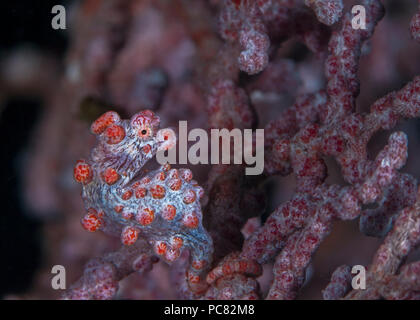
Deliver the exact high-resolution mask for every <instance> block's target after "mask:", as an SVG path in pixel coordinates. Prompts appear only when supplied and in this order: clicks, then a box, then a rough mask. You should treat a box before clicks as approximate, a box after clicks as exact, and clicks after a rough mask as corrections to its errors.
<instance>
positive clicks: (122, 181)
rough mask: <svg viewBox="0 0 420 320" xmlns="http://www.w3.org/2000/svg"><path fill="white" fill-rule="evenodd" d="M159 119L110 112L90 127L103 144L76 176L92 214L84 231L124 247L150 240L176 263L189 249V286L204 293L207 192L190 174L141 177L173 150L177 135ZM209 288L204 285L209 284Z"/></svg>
mask: <svg viewBox="0 0 420 320" xmlns="http://www.w3.org/2000/svg"><path fill="white" fill-rule="evenodd" d="M159 122H160V120H159V117H157V116H156V115H155V114H154V113H153V112H152V111H149V110H145V111H141V112H139V113H137V114H135V115H134V116H133V117H132V118H131V119H130V120H121V119H120V117H119V115H118V114H117V113H116V112H113V111H109V112H106V113H105V114H103V115H102V116H101V117H99V118H98V119H97V120H96V121H95V122H94V123H93V124H92V126H91V131H92V133H93V134H95V135H97V138H98V144H97V145H96V147H95V148H94V149H93V150H92V153H91V158H90V159H89V160H80V161H78V162H77V164H76V166H75V169H74V175H75V179H76V181H78V182H80V183H82V186H83V191H82V197H83V200H84V203H85V207H86V209H87V210H88V213H87V214H86V215H85V216H84V217H83V218H82V226H83V227H84V228H85V229H86V230H88V231H96V230H98V229H101V230H102V231H104V232H105V233H108V234H112V235H119V236H120V237H121V241H122V243H123V244H124V245H133V244H134V243H135V242H136V241H137V239H138V238H140V237H141V238H143V239H146V240H147V241H148V242H149V244H150V245H151V246H152V247H153V249H154V252H155V254H156V255H157V256H158V257H161V258H163V259H164V260H166V261H167V262H169V263H171V262H173V261H174V260H176V259H177V258H178V257H179V256H180V254H181V250H183V248H188V249H189V250H190V262H191V266H190V268H189V270H188V272H187V281H188V284H189V286H190V288H191V290H192V291H193V292H199V291H200V290H202V289H203V284H204V281H203V277H204V276H203V272H204V271H205V270H206V268H207V267H209V266H210V262H211V256H212V251H213V245H212V240H211V238H210V236H209V235H208V233H207V232H206V230H205V229H204V228H203V226H202V213H201V207H200V202H199V201H200V197H202V196H203V193H204V191H203V189H202V188H201V187H200V186H199V185H198V184H197V182H196V181H194V180H192V178H193V176H192V172H191V171H190V170H189V169H179V170H177V169H171V168H170V165H168V164H166V165H163V166H161V167H160V168H158V169H156V170H153V171H150V172H146V171H144V172H141V169H142V167H143V166H144V164H145V163H146V162H147V161H149V160H150V159H152V158H153V157H154V156H155V154H156V153H157V152H158V151H164V150H167V149H169V148H171V147H173V146H174V144H175V142H176V136H175V133H174V132H173V131H172V130H171V129H161V130H159ZM204 287H205V284H204Z"/></svg>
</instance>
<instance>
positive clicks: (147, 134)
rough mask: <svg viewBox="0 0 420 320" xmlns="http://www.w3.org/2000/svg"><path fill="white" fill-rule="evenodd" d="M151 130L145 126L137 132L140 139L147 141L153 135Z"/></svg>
mask: <svg viewBox="0 0 420 320" xmlns="http://www.w3.org/2000/svg"><path fill="white" fill-rule="evenodd" d="M151 132H152V131H151V129H150V127H149V126H144V127H142V128H140V129H139V130H138V131H137V134H138V136H139V137H140V138H142V139H146V138H148V137H150V135H151Z"/></svg>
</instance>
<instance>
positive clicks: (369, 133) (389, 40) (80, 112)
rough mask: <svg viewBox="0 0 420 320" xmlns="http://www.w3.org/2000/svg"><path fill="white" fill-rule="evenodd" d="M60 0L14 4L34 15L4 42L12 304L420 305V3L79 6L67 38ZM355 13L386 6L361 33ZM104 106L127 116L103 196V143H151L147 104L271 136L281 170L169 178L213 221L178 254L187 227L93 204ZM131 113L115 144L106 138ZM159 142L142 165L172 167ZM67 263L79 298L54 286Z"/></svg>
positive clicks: (202, 168)
mask: <svg viewBox="0 0 420 320" xmlns="http://www.w3.org/2000/svg"><path fill="white" fill-rule="evenodd" d="M54 4H55V3H52V2H51V3H49V2H48V1H47V2H45V3H43V4H42V6H39V8H37V9H36V10H34V9H31V6H32V5H33V4H29V2H28V4H26V5H21V7H13V5H12V4H8V7H6V8H5V9H4V10H2V12H5V13H10V17H9V18H8V19H9V20H10V21H11V22H12V21H14V22H15V23H14V24H12V25H11V28H12V29H13V30H14V31H13V32H10V34H9V36H7V37H4V39H5V41H4V44H2V47H1V52H0V54H1V55H0V64H1V71H0V87H1V91H0V123H1V130H2V137H3V142H2V147H3V151H2V170H3V172H2V200H3V204H4V205H3V210H2V211H3V212H2V217H1V234H2V239H1V244H2V252H4V255H3V256H2V261H3V266H2V267H3V268H4V271H3V272H1V275H2V277H4V279H2V280H1V283H0V289H1V295H2V298H4V299H59V298H68V299H110V298H114V299H186V298H187V299H263V298H267V299H322V298H324V299H339V298H347V299H381V298H385V299H419V298H420V251H419V250H418V245H419V243H420V191H418V186H417V178H418V177H419V176H420V170H419V166H418V163H417V157H419V156H420V151H419V150H420V129H419V128H420V126H419V122H418V121H419V120H418V119H417V118H418V117H420V59H419V57H420V42H419V41H420V13H419V9H420V1H419V2H417V1H415V0H404V1H397V0H394V1H388V0H384V1H379V0H360V1H353V0H348V1H347V0H343V1H341V0H305V1H304V0H255V1H253V0H130V1H127V0H109V1H107V0H103V1H101V0H86V1H67V2H64V3H62V4H63V5H64V7H65V8H66V14H67V19H66V25H67V29H66V30H53V29H52V28H51V19H52V17H53V14H51V8H52V6H53V5H54ZM353 5H363V6H364V7H365V8H366V29H365V30H361V29H354V28H353V27H352V18H353V16H354V14H353V13H352V7H353ZM19 17H20V18H19ZM22 17H25V19H23V18H22ZM14 19H15V20H14ZM16 19H18V20H16ZM19 19H21V20H19ZM9 20H8V21H9ZM32 25H33V26H34V27H33V28H32ZM32 29H33V30H32ZM3 32H4V30H3ZM111 110H112V111H115V112H117V113H118V114H119V116H118V117H117V116H116V115H117V113H112V114H111V113H106V112H108V111H111ZM144 110H150V111H144ZM103 114H107V115H110V114H111V115H112V117H113V118H112V119H113V120H112V121H110V122H109V123H108V122H107V123H106V125H103V128H101V130H97V131H95V129H93V130H92V132H93V133H95V134H97V135H98V137H99V138H98V139H99V140H100V142H99V147H98V145H96V149H94V150H96V151H94V153H93V154H94V155H95V152H96V155H97V157H96V158H95V157H92V158H94V159H90V160H87V161H88V162H83V163H81V162H79V163H78V165H79V167H76V169H80V170H79V171H78V172H77V174H79V175H78V176H76V178H77V179H78V180H79V182H83V183H84V184H85V185H84V188H85V189H84V190H86V185H87V184H88V183H90V182H91V181H92V180H91V176H89V175H87V176H83V174H85V173H86V171H84V170H85V169H86V168H89V169H92V168H94V169H95V170H96V169H97V168H100V169H101V170H102V169H103V168H102V167H101V165H102V162H101V161H104V162H106V161H108V160H109V158H107V157H104V159H105V160H104V159H101V158H100V157H99V156H98V154H100V155H101V156H103V155H104V154H105V155H107V156H109V157H111V156H112V157H113V156H116V157H118V155H119V154H120V153H121V154H122V153H124V152H126V153H130V152H131V151H132V150H131V151H130V152H129V150H128V148H129V146H128V143H126V142H125V141H126V140H128V138H126V136H127V137H128V136H129V135H130V134H131V132H132V131H133V130H138V128H137V127H135V126H134V124H136V123H135V122H133V119H135V118H136V116H137V117H138V115H141V116H142V117H143V118H142V119H141V121H146V122H147V123H148V125H150V126H151V127H150V128H152V129H153V130H155V129H156V132H158V131H157V124H156V123H158V122H159V120H156V119H158V118H159V119H160V125H161V127H162V128H176V127H177V126H178V122H179V121H182V120H187V121H188V128H189V129H193V128H204V129H206V130H208V129H211V128H227V129H229V130H231V129H233V128H239V129H241V130H242V129H256V128H261V129H264V130H265V149H264V150H265V154H264V157H265V162H264V169H265V170H264V173H263V174H262V175H258V176H247V175H245V170H244V169H245V167H244V166H242V165H233V164H231V165H228V164H219V165H190V164H187V165H184V164H182V165H176V166H175V170H174V169H171V170H172V171H169V168H165V169H164V168H162V169H159V170H160V171H159V170H158V171H153V174H156V173H158V174H163V176H161V177H162V180H165V179H166V174H168V177H169V178H171V179H175V178H176V179H178V169H179V174H180V175H181V176H182V179H183V180H182V183H183V185H182V186H183V187H182V188H184V187H185V186H187V187H185V188H189V190H187V191H186V192H190V194H189V196H191V192H192V193H194V199H192V200H191V201H190V199H187V200H185V198H184V200H182V199H181V198H179V199H178V198H176V201H178V202H177V203H180V204H181V205H182V208H183V209H184V208H185V204H191V203H194V204H193V206H194V208H195V209H196V210H195V211H194V212H195V213H196V214H197V216H195V217H193V218H194V219H195V220H194V219H193V220H194V221H195V222H194V223H193V225H194V227H193V228H190V229H193V231H191V230H190V231H185V233H182V234H183V238H182V239H181V241H184V242H185V243H186V244H188V245H186V246H185V247H186V248H188V249H189V250H182V251H180V252H179V253H177V255H176V258H175V259H171V258H170V255H169V254H167V255H166V256H165V258H163V256H164V255H165V253H166V250H174V248H175V249H177V248H178V247H177V246H175V244H174V243H175V242H176V241H179V239H177V240H174V237H169V236H168V237H166V236H167V235H171V236H173V229H170V228H169V227H167V228H166V229H164V230H161V229H159V237H156V236H155V234H154V233H153V232H156V230H155V229H147V230H148V231H147V232H146V231H145V232H144V234H142V231H140V235H138V234H137V233H138V232H139V231H138V230H137V229H135V228H134V229H127V228H126V227H127V226H126V225H125V222H124V223H120V222H118V223H117V220H118V219H116V218H110V215H109V214H108V212H105V218H104V216H103V215H102V216H101V215H100V214H99V211H100V210H101V209H103V210H105V208H101V207H97V208H93V209H94V211H92V210H90V211H89V212H87V209H91V208H89V207H87V208H85V206H84V203H83V200H82V197H81V191H82V189H81V186H80V184H78V183H77V182H76V181H75V179H74V176H73V175H74V166H75V164H76V163H77V160H79V159H89V155H90V152H91V150H92V149H93V148H95V144H96V137H95V135H94V134H92V133H91V131H90V130H91V129H90V128H91V123H92V122H94V121H95V120H96V119H98V118H99V117H100V116H101V115H103ZM135 115H136V116H135ZM133 116H134V118H132V117H133ZM120 117H121V119H130V118H131V119H132V121H131V122H130V123H129V122H120V120H121V119H120ZM155 117H156V118H155ZM100 119H102V120H103V119H104V118H100ZM102 120H100V121H102ZM97 121H98V120H97ZM139 121H140V120H139ZM111 122H112V125H114V127H113V130H114V129H115V130H117V132H116V131H112V132H108V133H106V134H108V136H107V139H109V140H108V144H112V145H114V144H115V145H116V144H118V143H122V144H121V145H118V148H115V149H113V148H114V147H109V146H108V147H109V149H107V148H108V147H107V145H106V143H105V142H104V140H103V139H104V135H105V133H103V132H104V130H105V129H106V128H107V127H108V128H109V126H108V125H110V124H111ZM152 122H153V124H151V123H152ZM155 122H156V123H155ZM94 123H95V124H96V125H97V124H98V122H94ZM142 123H143V122H142ZM137 124H138V123H137ZM137 124H136V125H137ZM116 126H120V127H119V128H117V127H116ZM121 129H122V130H123V131H124V130H125V131H124V132H123V133H124V134H122V133H121V131H118V130H121ZM133 132H134V131H133ZM153 132H155V131H153ZM156 132H155V133H156ZM101 134H102V136H101ZM130 137H131V136H130ZM124 138H126V140H124ZM151 138H153V139H154V140H153V143H151V144H150V145H149V147H148V148H150V150H146V152H145V154H147V153H148V152H150V151H151V152H150V156H145V157H146V158H145V159H146V160H144V159H143V158H141V159H140V160H139V162H138V163H136V164H138V165H139V166H138V167H136V168H135V171H136V172H138V171H139V170H140V169H142V168H141V167H142V166H143V165H145V162H146V161H147V160H150V161H149V162H153V161H154V160H151V156H152V155H154V154H155V151H156V150H155V148H158V144H157V143H158V142H156V141H158V140H159V138H158V137H155V136H154V135H152V136H151ZM101 139H102V140H101ZM130 139H131V138H130ZM109 141H111V142H109ZM121 141H122V142H121ZM130 141H131V140H130ZM159 141H160V140H159ZM101 143H102V144H101ZM155 143H156V145H154V144H155ZM120 146H121V147H120ZM141 147H144V145H143V144H141ZM100 148H102V149H100ZM117 149H118V150H117ZM98 150H99V151H98ZM124 150H125V151H124ZM142 150H144V149H142ZM117 151H118V152H119V153H116V152H117ZM101 152H103V153H101ZM141 157H143V155H142V156H141ZM98 159H99V160H98ZM143 160H144V161H143ZM85 164H88V165H89V166H90V167H89V166H88V165H86V166H84V167H83V168H82V167H80V166H81V165H85ZM144 168H146V169H150V168H149V167H147V165H145V166H144ZM180 168H184V170H181V169H180ZM98 170H99V169H98ZM168 171H169V172H168ZM98 172H99V171H98ZM175 172H176V176H175ZM119 173H121V172H119ZM129 173H130V172H129ZM80 174H82V176H80ZM186 176H187V177H186ZM192 176H194V179H195V180H196V181H194V180H193V181H192V182H190V181H191V179H192ZM150 177H151V176H150ZM131 178H133V177H132V176H130V179H131ZM103 179H104V180H105V181H108V182H109V178H103ZM106 179H108V180H106ZM118 179H119V176H118V178H117V180H118ZM95 181H96V180H95ZM98 181H99V180H98ZM133 181H136V180H133ZM114 182H115V181H112V183H108V184H109V185H112V184H113V183H114ZM149 182H150V181H149ZM149 182H147V183H144V186H145V188H146V185H147V188H146V189H147V190H146V189H145V191H144V192H146V191H148V192H149V191H150V190H151V189H148V188H149V187H150V188H153V187H152V186H149V185H148V183H149ZM95 183H96V182H95ZM168 183H169V182H168ZM170 183H173V180H171V182H170ZM95 186H96V185H95ZM199 186H202V187H203V189H201V187H199ZM102 187H103V186H102V185H101V187H100V188H102ZM136 187H138V185H136ZM180 188H181V187H179V188H178V189H176V190H179V189H180ZM171 189H172V188H171ZM101 190H102V189H101ZM106 190H107V191H106V192H109V193H110V194H109V197H111V196H112V195H115V194H112V193H113V192H114V193H116V192H117V191H116V190H117V189H116V188H109V189H106ZM166 190H167V191H166V192H168V190H169V189H166ZM172 190H174V189H172ZM182 190H184V189H182ZM202 190H203V192H202ZM128 191H129V192H140V191H137V189H136V188H134V186H133V187H132V189H130V190H128ZM152 192H156V190H154V191H153V190H152ZM162 192H163V193H164V192H165V190H163V191H162ZM201 193H202V194H201ZM92 194H93V193H89V192H87V193H84V195H83V198H84V200H85V202H86V201H87V202H88V203H96V202H95V201H96V198H95V199H90V200H89V196H91V195H92ZM133 194H134V193H132V194H125V196H124V197H126V198H127V199H130V198H131V199H132V200H130V201H134V200H133V199H135V201H143V200H138V199H139V198H142V197H144V196H138V195H136V194H134V197H132V196H133ZM196 195H197V198H196ZM200 195H201V199H200ZM121 196H122V195H121ZM153 198H154V199H161V198H163V196H162V197H161V196H160V195H156V196H155V195H153ZM127 199H124V200H127ZM171 199H172V198H171ZM144 201H146V200H144ZM174 201H175V200H174ZM182 201H184V202H183V203H184V204H182ZM113 204H114V205H115V206H116V205H117V204H118V205H120V204H121V203H120V202H118V203H117V202H115V203H113ZM137 204H138V202H136V205H137ZM153 205H154V204H153ZM151 206H152V205H151ZM200 206H201V209H200ZM120 209H121V210H120V211H122V210H123V209H122V208H120ZM153 209H155V207H153ZM106 210H109V208H107V209H106ZM106 210H105V211H106ZM168 210H169V209H168ZM171 210H172V209H171ZM200 210H201V212H202V218H201V212H200ZM116 211H118V210H116ZM123 213H125V214H126V215H129V214H130V213H128V212H124V211H123ZM149 213H150V212H149ZM86 214H87V216H85V215H86ZM166 214H170V213H166ZM83 217H84V218H83ZM82 218H83V219H85V220H83V222H84V224H85V228H86V229H91V230H94V229H97V227H99V226H100V224H101V223H102V222H101V221H102V220H101V221H100V218H104V219H105V222H106V225H107V226H108V227H107V228H105V230H104V231H105V232H106V233H115V234H117V236H114V237H113V236H110V235H109V234H106V233H103V232H95V233H91V232H86V231H85V230H84V229H83V228H82V227H81V225H80V220H81V219H82ZM131 218H132V216H129V217H128V218H127V219H128V220H129V219H131ZM151 220H153V218H152V219H151ZM168 220H171V219H168ZM118 221H124V220H118ZM113 223H115V225H113ZM183 223H184V226H186V225H188V224H190V226H191V221H190V220H189V221H188V222H185V221H184V222H183ZM201 223H202V225H201ZM147 224H148V223H143V225H147ZM110 225H111V227H110V228H109V226H110ZM165 226H166V224H163V228H165ZM102 227H103V226H102ZM123 227H124V228H123ZM177 227H178V225H177ZM171 228H172V227H171ZM180 228H181V227H180ZM169 229H170V230H169ZM177 230H178V229H177ZM182 230H184V229H182ZM121 231H123V244H121V239H120V233H121ZM124 232H125V233H124ZM183 232H184V231H183ZM134 235H135V237H134V241H132V240H133V236H134ZM162 235H164V237H162ZM142 236H143V237H142ZM184 236H185V237H184ZM124 237H125V238H124ZM137 237H138V239H137ZM207 237H208V239H209V240H208V239H207ZM196 239H201V240H202V239H205V241H203V242H201V240H200V241H198V242H195V240H196ZM135 240H137V241H135ZM149 240H153V241H152V242H153V243H150V241H149ZM161 240H162V241H161ZM163 240H164V241H163ZM165 241H166V242H165ZM170 241H172V242H171V244H170V245H169V243H170ZM189 241H190V242H189ZM134 242H135V243H134ZM197 243H199V244H197ZM202 243H205V244H207V247H206V249H205V250H204V251H205V254H204V253H203V252H204V251H203V248H202V247H200V246H201V245H202ZM127 244H131V245H129V246H127ZM162 245H164V249H162V247H161V246H162ZM181 247H182V244H181V245H180V246H179V248H181ZM160 250H164V251H162V252H164V253H162V252H161V251H160ZM168 252H169V251H168ZM172 253H173V252H172V251H171V254H172ZM178 255H179V257H178ZM189 255H190V256H192V257H198V256H200V257H201V258H202V259H203V260H198V259H193V258H191V259H190V258H189ZM168 257H169V258H168ZM203 257H206V259H204V258H203ZM207 257H208V259H207ZM168 262H170V263H168ZM201 263H202V264H201ZM54 265H63V266H64V267H65V269H66V279H67V281H66V282H67V287H68V288H69V289H68V290H66V291H65V292H63V290H54V289H52V287H51V279H52V277H53V275H52V274H51V269H52V267H53V266H54ZM354 265H363V266H365V267H366V268H367V274H366V275H367V284H366V285H367V288H366V290H355V289H352V287H351V277H352V275H351V267H352V266H354ZM197 270H200V271H197Z"/></svg>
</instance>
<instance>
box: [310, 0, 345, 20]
mask: <svg viewBox="0 0 420 320" xmlns="http://www.w3.org/2000/svg"><path fill="white" fill-rule="evenodd" d="M305 4H306V5H307V6H309V7H311V8H312V10H314V12H315V14H316V16H317V18H318V20H319V21H321V22H322V23H324V24H326V25H328V26H330V25H333V24H334V23H336V22H337V21H338V20H340V18H341V15H342V13H343V7H344V5H343V1H342V0H305Z"/></svg>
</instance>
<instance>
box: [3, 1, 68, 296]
mask: <svg viewBox="0 0 420 320" xmlns="http://www.w3.org/2000/svg"><path fill="white" fill-rule="evenodd" d="M66 3H68V2H65V1H61V2H57V1H44V0H41V1H27V0H26V1H0V17H1V19H0V21H1V22H2V25H1V28H0V30H1V31H0V32H1V36H0V39H1V40H0V41H1V42H0V59H1V58H2V57H4V56H5V55H6V54H7V53H8V52H10V51H11V50H13V49H15V48H16V47H18V46H21V45H31V46H33V47H35V48H36V49H40V50H41V51H45V52H49V53H52V54H54V55H55V56H57V57H62V56H63V55H64V52H65V50H66V45H67V38H66V32H65V31H63V30H54V29H52V27H51V19H52V17H53V16H54V15H53V14H52V13H51V8H52V7H53V6H54V5H57V4H62V5H65V4H66ZM3 89H4V88H2V84H1V83H0V94H1V92H2V91H3ZM42 106H43V101H42V100H41V99H40V97H36V96H29V95H18V96H8V97H7V98H6V100H2V101H1V103H0V137H1V157H0V171H1V174H0V176H1V179H0V194H1V209H0V244H1V253H0V254H1V255H0V261H1V264H0V265H1V266H0V297H2V296H3V295H4V294H6V293H7V294H14V293H21V292H24V291H25V290H27V289H28V288H29V287H30V285H31V281H32V278H33V275H34V272H35V270H37V267H38V265H39V263H40V262H41V260H42V250H41V247H42V243H41V240H42V239H41V237H40V231H41V228H42V224H41V223H40V221H37V220H36V219H35V218H34V215H30V214H29V212H28V211H27V210H28V209H27V208H25V205H24V203H23V189H22V179H21V178H22V177H21V166H20V163H21V161H22V158H23V157H24V152H25V148H26V146H27V145H28V143H29V138H30V136H31V133H32V132H33V129H34V126H35V124H36V121H37V119H39V117H40V115H41V112H42Z"/></svg>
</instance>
